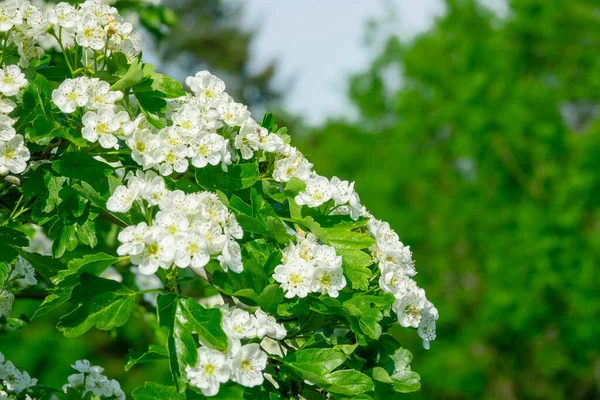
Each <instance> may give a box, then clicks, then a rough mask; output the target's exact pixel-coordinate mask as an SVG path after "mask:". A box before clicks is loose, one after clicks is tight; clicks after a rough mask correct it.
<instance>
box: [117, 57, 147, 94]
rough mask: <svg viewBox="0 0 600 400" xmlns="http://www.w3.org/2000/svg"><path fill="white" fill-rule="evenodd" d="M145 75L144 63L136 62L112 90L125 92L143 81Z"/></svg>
mask: <svg viewBox="0 0 600 400" xmlns="http://www.w3.org/2000/svg"><path fill="white" fill-rule="evenodd" d="M143 76H144V74H143V72H142V63H141V61H139V60H134V61H133V62H132V63H131V65H130V66H129V69H128V70H127V72H126V73H125V74H124V75H123V76H122V77H121V78H120V79H119V80H118V81H116V82H115V83H114V84H113V85H112V86H111V87H110V89H111V90H121V91H122V90H125V89H127V88H129V87H131V86H133V85H135V84H137V83H140V82H141V81H142V78H143Z"/></svg>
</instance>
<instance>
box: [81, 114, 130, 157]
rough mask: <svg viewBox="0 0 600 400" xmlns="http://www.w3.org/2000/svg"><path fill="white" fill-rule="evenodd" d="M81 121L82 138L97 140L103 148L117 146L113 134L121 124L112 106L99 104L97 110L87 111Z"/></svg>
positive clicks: (116, 140) (91, 140)
mask: <svg viewBox="0 0 600 400" xmlns="http://www.w3.org/2000/svg"><path fill="white" fill-rule="evenodd" d="M81 121H82V122H83V128H82V129H81V136H83V138H84V139H86V140H88V141H90V142H92V143H94V142H96V141H98V142H99V143H100V146H102V147H103V148H105V149H110V148H114V149H118V148H119V144H118V143H119V142H118V139H117V137H116V136H115V134H116V132H117V131H118V130H119V129H120V128H121V124H120V123H119V120H118V119H117V117H116V115H115V113H114V110H113V108H112V107H109V106H101V107H99V108H98V111H88V112H86V113H85V115H84V116H83V118H82V119H81Z"/></svg>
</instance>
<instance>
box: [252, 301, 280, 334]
mask: <svg viewBox="0 0 600 400" xmlns="http://www.w3.org/2000/svg"><path fill="white" fill-rule="evenodd" d="M253 321H254V323H255V325H256V336H257V337H258V338H259V339H262V338H264V337H265V336H268V337H270V338H272V339H277V340H282V339H284V338H285V337H286V335H287V331H286V330H285V328H284V326H283V325H281V324H278V323H277V321H276V320H275V318H273V317H272V316H271V315H269V314H267V313H266V312H264V311H263V310H261V309H260V308H259V309H258V310H256V312H255V313H254V319H253Z"/></svg>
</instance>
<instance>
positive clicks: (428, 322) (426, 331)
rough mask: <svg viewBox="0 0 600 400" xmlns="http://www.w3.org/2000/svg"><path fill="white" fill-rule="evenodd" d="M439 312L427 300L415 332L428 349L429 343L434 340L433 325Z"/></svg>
mask: <svg viewBox="0 0 600 400" xmlns="http://www.w3.org/2000/svg"><path fill="white" fill-rule="evenodd" d="M438 317H439V314H438V310H437V308H435V307H434V306H433V304H432V303H431V302H429V301H428V302H427V305H426V306H425V309H424V310H423V312H422V313H421V321H420V322H419V328H418V329H417V332H418V333H419V337H420V338H421V339H423V347H424V348H425V349H427V350H429V343H430V342H432V341H434V340H435V336H436V334H435V325H436V322H437V320H438Z"/></svg>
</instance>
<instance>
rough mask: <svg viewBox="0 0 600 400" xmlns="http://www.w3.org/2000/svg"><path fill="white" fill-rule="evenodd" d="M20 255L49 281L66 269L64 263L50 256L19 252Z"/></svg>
mask: <svg viewBox="0 0 600 400" xmlns="http://www.w3.org/2000/svg"><path fill="white" fill-rule="evenodd" d="M19 253H20V254H21V257H23V258H24V259H26V260H27V261H29V263H30V264H31V266H32V267H33V269H35V271H36V272H37V273H38V274H40V275H41V276H42V277H43V278H44V279H45V280H47V281H50V279H51V278H52V277H53V276H55V275H56V274H58V272H59V271H61V270H63V269H65V268H66V266H65V265H64V264H63V263H61V262H60V261H59V260H57V259H56V258H53V257H50V256H42V255H40V254H36V253H28V252H26V251H19Z"/></svg>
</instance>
